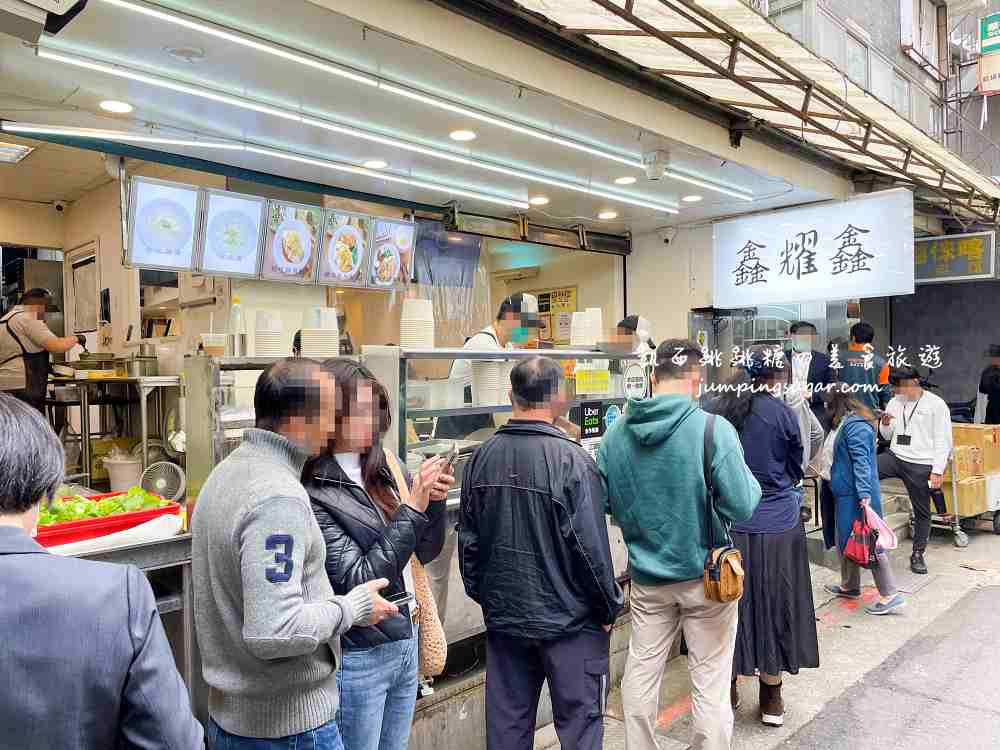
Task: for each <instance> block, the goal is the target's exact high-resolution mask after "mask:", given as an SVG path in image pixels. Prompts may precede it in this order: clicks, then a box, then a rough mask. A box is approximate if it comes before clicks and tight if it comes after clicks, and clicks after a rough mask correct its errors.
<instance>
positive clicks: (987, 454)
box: [951, 424, 1000, 474]
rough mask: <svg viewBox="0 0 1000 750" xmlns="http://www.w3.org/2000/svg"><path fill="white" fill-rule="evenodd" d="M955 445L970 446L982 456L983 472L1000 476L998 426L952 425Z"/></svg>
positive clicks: (999, 430)
mask: <svg viewBox="0 0 1000 750" xmlns="http://www.w3.org/2000/svg"><path fill="white" fill-rule="evenodd" d="M951 433H952V438H953V439H954V442H955V445H956V446H957V445H971V446H975V447H976V448H979V450H980V451H981V452H982V455H983V471H984V473H986V474H1000V426H997V425H991V424H952V426H951Z"/></svg>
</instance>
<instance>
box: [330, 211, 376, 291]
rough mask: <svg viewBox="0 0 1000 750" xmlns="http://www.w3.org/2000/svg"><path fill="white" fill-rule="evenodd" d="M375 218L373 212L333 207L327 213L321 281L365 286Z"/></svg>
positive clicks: (341, 284) (337, 284) (340, 284)
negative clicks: (350, 212) (367, 213)
mask: <svg viewBox="0 0 1000 750" xmlns="http://www.w3.org/2000/svg"><path fill="white" fill-rule="evenodd" d="M374 222H375V220H374V219H372V217H370V216H361V215H359V214H348V213H341V212H339V211H330V212H329V213H327V215H326V229H325V231H324V232H323V246H322V254H321V256H320V265H319V282H320V283H321V284H334V285H336V286H354V287H363V286H364V285H365V272H366V270H367V269H368V266H369V264H370V262H371V260H370V253H371V245H372V232H373V230H374Z"/></svg>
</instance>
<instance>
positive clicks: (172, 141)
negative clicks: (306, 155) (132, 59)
mask: <svg viewBox="0 0 1000 750" xmlns="http://www.w3.org/2000/svg"><path fill="white" fill-rule="evenodd" d="M3 130H4V131H5V132H7V133H23V134H28V135H31V134H33V133H34V134H38V135H63V136H69V137H71V138H96V139H99V140H109V141H122V142H125V143H155V144H158V145H161V146H196V147H199V148H219V149H228V150H231V151H241V150H242V149H243V146H242V144H238V143H225V142H222V143H220V142H218V141H200V140H197V139H195V138H170V137H166V136H158V135H146V134H144V133H129V132H125V131H119V130H98V129H94V128H72V127H53V126H49V125H28V124H22V123H18V122H4V123H3Z"/></svg>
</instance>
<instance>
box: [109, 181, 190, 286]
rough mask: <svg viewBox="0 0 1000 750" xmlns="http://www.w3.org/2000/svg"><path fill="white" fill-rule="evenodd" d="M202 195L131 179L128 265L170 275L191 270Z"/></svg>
mask: <svg viewBox="0 0 1000 750" xmlns="http://www.w3.org/2000/svg"><path fill="white" fill-rule="evenodd" d="M200 195H201V191H199V190H198V188H196V187H192V186H190V185H180V184H178V183H174V182H165V181H163V180H154V179H151V178H147V177H135V178H133V179H132V190H131V201H130V203H129V206H130V208H131V212H130V214H129V222H128V226H129V232H128V253H127V256H126V257H127V260H128V261H129V263H131V264H133V265H136V266H139V267H142V268H157V269H166V270H171V271H183V270H191V269H192V268H193V266H194V250H195V233H196V230H197V228H198V220H197V219H198V213H199V203H200Z"/></svg>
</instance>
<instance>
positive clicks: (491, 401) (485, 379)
mask: <svg viewBox="0 0 1000 750" xmlns="http://www.w3.org/2000/svg"><path fill="white" fill-rule="evenodd" d="M471 364H472V402H473V403H474V404H475V405H476V406H496V405H497V404H499V403H501V402H500V401H499V399H498V398H497V394H498V393H499V392H500V363H499V362H472V363H471ZM504 392H506V389H504Z"/></svg>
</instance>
